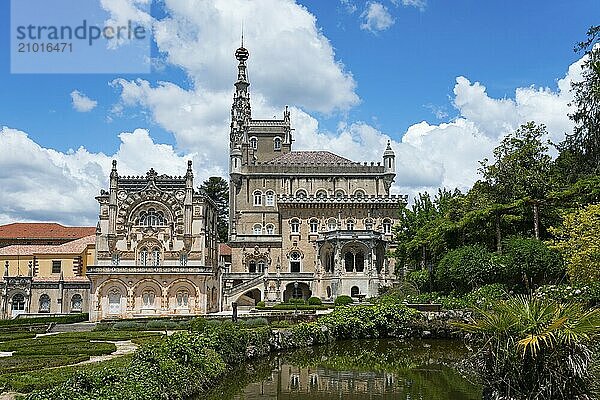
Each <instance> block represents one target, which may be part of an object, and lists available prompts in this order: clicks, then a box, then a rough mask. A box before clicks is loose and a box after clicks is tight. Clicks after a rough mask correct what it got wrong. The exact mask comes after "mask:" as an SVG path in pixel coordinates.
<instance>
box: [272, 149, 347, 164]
mask: <svg viewBox="0 0 600 400" xmlns="http://www.w3.org/2000/svg"><path fill="white" fill-rule="evenodd" d="M304 163H309V164H312V163H321V164H337V163H341V164H355V163H354V162H353V161H350V160H348V159H347V158H344V157H341V156H338V155H337V154H333V153H331V152H329V151H290V152H289V153H286V154H282V155H280V156H277V157H275V158H274V159H272V160H271V161H269V162H268V164H304Z"/></svg>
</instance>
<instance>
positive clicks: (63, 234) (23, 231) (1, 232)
mask: <svg viewBox="0 0 600 400" xmlns="http://www.w3.org/2000/svg"><path fill="white" fill-rule="evenodd" d="M94 234H96V228H95V227H93V226H63V225H60V224H57V223H47V222H41V223H38V222H33V223H30V222H25V223H23V222H15V223H12V224H8V225H1V226H0V239H79V238H82V237H84V236H89V235H94Z"/></svg>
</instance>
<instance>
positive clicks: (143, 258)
mask: <svg viewBox="0 0 600 400" xmlns="http://www.w3.org/2000/svg"><path fill="white" fill-rule="evenodd" d="M139 261H140V265H141V266H146V265H148V249H147V248H145V247H142V248H141V249H140V256H139Z"/></svg>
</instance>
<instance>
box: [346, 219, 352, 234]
mask: <svg viewBox="0 0 600 400" xmlns="http://www.w3.org/2000/svg"><path fill="white" fill-rule="evenodd" d="M346 230H349V231H353V230H354V220H353V219H349V220H347V221H346Z"/></svg>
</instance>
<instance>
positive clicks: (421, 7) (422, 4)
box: [392, 0, 427, 11]
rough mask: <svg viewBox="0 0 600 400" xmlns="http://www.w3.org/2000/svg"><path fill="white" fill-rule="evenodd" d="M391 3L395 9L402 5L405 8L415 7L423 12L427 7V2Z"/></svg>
mask: <svg viewBox="0 0 600 400" xmlns="http://www.w3.org/2000/svg"><path fill="white" fill-rule="evenodd" d="M392 3H393V4H394V5H395V6H396V7H397V6H399V5H403V6H405V7H416V8H418V9H419V10H421V11H423V10H424V9H425V7H426V6H427V0H392Z"/></svg>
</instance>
